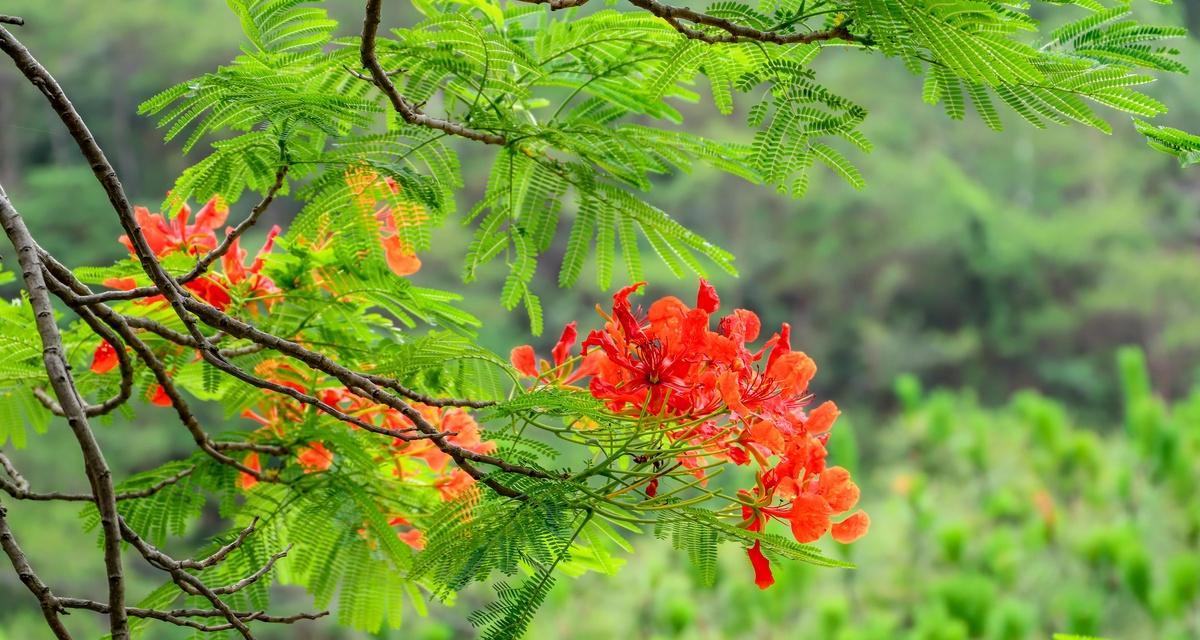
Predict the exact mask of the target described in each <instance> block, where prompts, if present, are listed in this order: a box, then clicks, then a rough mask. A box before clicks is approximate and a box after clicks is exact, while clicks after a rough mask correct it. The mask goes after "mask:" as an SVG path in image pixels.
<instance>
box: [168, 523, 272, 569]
mask: <svg viewBox="0 0 1200 640" xmlns="http://www.w3.org/2000/svg"><path fill="white" fill-rule="evenodd" d="M257 527H258V516H255V517H254V519H253V520H251V521H250V524H249V525H247V526H246V528H245V529H242V530H241V531H240V532H238V535H237V537H236V538H234V539H233V542H230V543H229V544H227V545H224V546H222V547H221V548H219V549H217V550H216V551H214V552H213V553H212V554H211V555H209V556H208V557H206V558H203V559H201V560H180V561H179V566H180V567H182V568H184V569H196V570H197V571H199V570H201V569H207V568H209V567H214V566H216V565H218V564H220V563H221V561H222V560H224V559H225V557H226V556H228V555H229V554H230V553H233V551H234V550H235V549H237V548H239V547H241V546H242V545H243V544H245V542H246V539H247V538H249V537H250V534H252V533H254V532H255V531H256V530H257Z"/></svg>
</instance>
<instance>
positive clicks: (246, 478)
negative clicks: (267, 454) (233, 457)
mask: <svg viewBox="0 0 1200 640" xmlns="http://www.w3.org/2000/svg"><path fill="white" fill-rule="evenodd" d="M242 464H243V465H244V466H245V467H246V468H247V469H253V470H254V471H262V465H261V464H260V463H259V461H258V454H257V453H253V452H251V453H248V454H246V457H245V458H242ZM256 484H258V478H255V477H254V476H252V475H250V474H249V473H246V472H245V471H242V472H241V473H239V474H238V486H239V487H241V488H242V490H243V491H248V490H249V489H250V488H251V487H253V486H254V485H256Z"/></svg>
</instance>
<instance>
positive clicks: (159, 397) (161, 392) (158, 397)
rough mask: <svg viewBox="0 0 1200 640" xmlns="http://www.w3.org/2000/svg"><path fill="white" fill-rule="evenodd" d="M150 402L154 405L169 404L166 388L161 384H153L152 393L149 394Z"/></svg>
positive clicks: (169, 397) (165, 405)
mask: <svg viewBox="0 0 1200 640" xmlns="http://www.w3.org/2000/svg"><path fill="white" fill-rule="evenodd" d="M150 404H152V405H154V406H156V407H169V406H171V396H169V395H167V390H166V389H164V388H163V386H162V385H161V384H156V385H154V393H153V394H151V396H150Z"/></svg>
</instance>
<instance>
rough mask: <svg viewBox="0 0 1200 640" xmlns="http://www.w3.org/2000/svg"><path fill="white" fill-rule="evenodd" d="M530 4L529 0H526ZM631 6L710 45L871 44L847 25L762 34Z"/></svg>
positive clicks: (652, 3)
mask: <svg viewBox="0 0 1200 640" xmlns="http://www.w3.org/2000/svg"><path fill="white" fill-rule="evenodd" d="M526 1H528V0H526ZM629 3H630V4H632V5H633V6H635V7H639V8H641V9H645V10H646V11H649V12H650V13H652V14H654V15H656V16H658V17H660V18H662V19H663V20H666V21H667V23H668V24H670V25H671V26H672V27H674V28H675V30H676V31H678V32H680V33H682V34H683V35H685V36H687V37H689V38H691V39H693V40H700V41H703V42H707V43H709V44H719V43H724V42H743V41H746V40H752V41H755V42H768V43H772V44H809V43H812V42H820V41H823V40H845V41H846V42H857V43H860V44H868V43H869V40H867V39H865V38H862V37H860V36H856V35H854V34H852V33H850V30H849V29H848V28H847V27H846V25H845V24H841V25H838V26H836V27H834V28H832V29H829V30H826V31H810V32H808V33H779V32H777V31H761V30H759V29H755V28H753V27H747V26H745V25H741V24H737V23H736V22H732V21H729V20H726V19H725V18H718V17H717V16H712V15H709V14H707V13H701V12H699V11H694V10H692V9H688V8H686V7H675V6H671V5H669V4H664V3H662V2H658V0H629ZM684 21H687V22H691V23H693V24H700V25H705V26H709V27H715V28H717V29H720V30H722V31H724V32H725V33H724V34H712V33H707V32H705V31H701V30H699V29H694V28H692V27H689V26H687V25H686V24H684Z"/></svg>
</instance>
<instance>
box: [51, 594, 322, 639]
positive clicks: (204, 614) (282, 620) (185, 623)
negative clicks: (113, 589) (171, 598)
mask: <svg viewBox="0 0 1200 640" xmlns="http://www.w3.org/2000/svg"><path fill="white" fill-rule="evenodd" d="M58 602H59V604H61V605H62V606H63V607H66V608H68V609H87V610H90V611H95V612H97V613H108V605H105V604H104V603H102V602H96V601H95V600H83V599H80V598H59V599H58ZM128 611H129V615H130V616H132V617H134V618H149V619H153V620H161V621H163V622H169V623H171V624H174V625H179V626H181V627H190V628H192V629H199V630H201V631H205V632H212V631H226V630H229V629H232V628H233V625H232V624H230V623H225V624H218V625H209V624H202V623H198V622H195V621H193V620H187V619H186V618H222V617H224V615H225V614H223V613H221V612H220V611H217V610H216V609H171V610H167V611H162V610H159V609H142V608H140V607H130V608H129V609H128ZM233 615H235V616H237V617H238V618H241V619H242V620H245V621H247V622H250V621H254V622H267V623H273V624H292V623H295V622H300V621H301V620H316V619H318V618H323V617H325V616H327V615H329V612H328V611H320V612H317V613H297V614H294V615H290V616H270V615H266V614H265V613H264V612H262V611H234V612H233Z"/></svg>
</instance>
